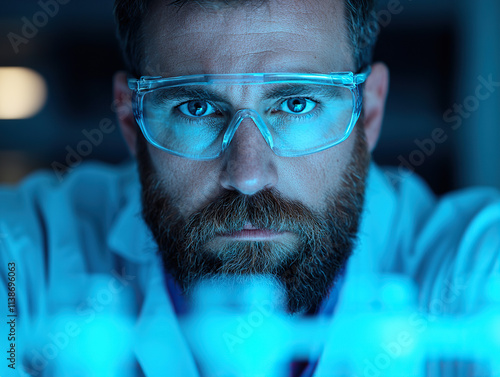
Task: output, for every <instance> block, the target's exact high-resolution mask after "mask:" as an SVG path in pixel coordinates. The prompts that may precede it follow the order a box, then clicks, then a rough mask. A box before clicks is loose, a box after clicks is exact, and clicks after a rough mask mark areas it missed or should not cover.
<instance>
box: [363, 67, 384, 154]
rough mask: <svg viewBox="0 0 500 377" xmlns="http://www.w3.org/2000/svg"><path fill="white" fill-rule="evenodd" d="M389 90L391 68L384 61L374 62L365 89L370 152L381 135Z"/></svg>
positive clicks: (366, 128) (365, 119) (365, 125)
mask: <svg viewBox="0 0 500 377" xmlns="http://www.w3.org/2000/svg"><path fill="white" fill-rule="evenodd" d="M388 91H389V69H388V68H387V66H386V65H385V64H384V63H374V64H373V65H372V72H371V74H370V76H368V78H367V79H366V82H365V87H364V89H363V109H364V110H363V111H364V129H365V134H366V141H367V143H368V150H369V151H370V153H371V152H372V151H373V149H374V148H375V145H377V141H378V137H379V135H380V130H381V128H382V120H383V118H384V110H385V101H386V98H387V92H388Z"/></svg>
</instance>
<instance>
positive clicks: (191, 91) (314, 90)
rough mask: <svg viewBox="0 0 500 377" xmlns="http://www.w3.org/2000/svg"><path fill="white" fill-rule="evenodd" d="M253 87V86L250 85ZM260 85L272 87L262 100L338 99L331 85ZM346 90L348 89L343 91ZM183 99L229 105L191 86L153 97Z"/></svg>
mask: <svg viewBox="0 0 500 377" xmlns="http://www.w3.org/2000/svg"><path fill="white" fill-rule="evenodd" d="M250 85H252V86H253V84H250ZM255 85H262V86H263V87H264V88H266V86H267V85H269V86H272V87H271V89H269V90H267V91H266V90H265V91H264V95H263V96H262V99H263V100H270V99H276V98H283V97H293V96H304V95H320V96H324V97H328V98H338V97H340V95H339V88H338V87H337V86H333V85H319V84H293V83H291V84H255ZM344 90H348V89H344ZM183 98H196V99H201V100H206V101H214V102H225V103H231V101H230V100H229V98H227V97H226V96H223V95H220V94H218V93H217V92H215V91H213V90H208V89H206V87H203V86H193V87H191V88H189V87H185V86H178V87H167V88H162V90H161V91H159V92H158V93H157V96H156V97H155V99H156V100H163V101H173V100H179V99H183Z"/></svg>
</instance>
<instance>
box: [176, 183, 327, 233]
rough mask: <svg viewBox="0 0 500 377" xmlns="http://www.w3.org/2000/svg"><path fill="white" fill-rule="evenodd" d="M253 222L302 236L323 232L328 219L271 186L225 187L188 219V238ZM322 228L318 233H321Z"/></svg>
mask: <svg viewBox="0 0 500 377" xmlns="http://www.w3.org/2000/svg"><path fill="white" fill-rule="evenodd" d="M247 223H251V224H252V225H253V226H254V227H256V228H259V229H267V230H272V231H276V232H284V231H288V232H292V233H296V234H297V235H299V237H300V238H303V239H308V238H309V239H310V240H311V238H312V241H313V242H314V239H315V238H317V237H318V236H323V235H324V231H323V229H324V228H325V226H324V224H325V219H324V217H323V216H322V215H321V214H319V213H315V212H314V211H312V210H310V209H309V208H307V207H306V206H305V205H304V204H302V203H300V202H298V201H294V200H290V199H287V198H284V197H283V196H282V195H281V194H280V193H279V192H278V191H277V190H276V189H274V188H270V189H265V190H262V191H259V192H258V193H256V194H254V195H251V196H248V195H243V194H240V193H238V192H237V191H229V190H226V191H224V192H223V193H222V194H221V195H220V196H219V197H217V198H216V199H215V200H213V201H212V202H210V203H209V204H208V205H206V206H205V207H204V208H203V209H201V210H200V211H197V212H195V213H193V214H192V215H191V216H190V217H189V218H188V220H187V221H186V225H185V230H186V231H187V232H186V233H187V238H188V239H193V238H196V239H197V240H204V241H207V240H209V239H211V238H213V237H215V236H216V235H218V234H222V233H234V232H238V231H240V230H242V229H243V227H244V226H245V225H246V224H247ZM318 232H319V233H318Z"/></svg>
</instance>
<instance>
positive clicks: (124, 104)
mask: <svg viewBox="0 0 500 377" xmlns="http://www.w3.org/2000/svg"><path fill="white" fill-rule="evenodd" d="M113 95H114V104H115V109H116V115H117V116H118V123H119V124H120V129H121V132H122V135H123V138H124V139H125V142H126V143H127V146H128V149H129V150H130V153H132V155H134V156H135V154H136V144H135V143H136V140H137V125H136V122H135V118H134V112H133V110H132V91H131V90H130V89H129V87H128V84H127V73H126V72H124V71H120V72H117V73H115V75H114V77H113Z"/></svg>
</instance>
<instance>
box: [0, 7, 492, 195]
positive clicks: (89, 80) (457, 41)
mask: <svg viewBox="0 0 500 377" xmlns="http://www.w3.org/2000/svg"><path fill="white" fill-rule="evenodd" d="M50 1H51V0H42V1H41V2H42V3H46V2H50ZM61 1H62V0H61ZM65 2H67V3H66V4H60V5H59V9H58V11H57V12H56V14H55V15H54V16H49V17H48V22H47V23H46V25H44V26H43V27H40V28H39V30H38V32H37V34H36V36H34V37H32V38H30V39H29V42H28V43H26V44H21V45H20V46H19V52H18V53H15V51H14V49H13V47H12V45H11V43H10V42H9V39H8V37H7V35H8V34H9V33H10V32H13V33H16V34H19V35H22V27H23V17H26V18H27V19H28V20H32V19H33V17H34V15H35V14H36V13H37V12H40V11H43V8H42V7H41V5H40V2H38V1H29V2H28V1H6V0H1V1H0V4H1V5H0V67H2V66H23V67H29V68H31V69H33V70H35V71H37V72H38V73H39V74H41V75H42V76H43V77H44V79H45V81H46V83H47V87H48V99H47V102H46V104H45V106H44V107H43V109H42V110H41V111H40V112H39V113H38V114H37V115H35V116H34V117H32V118H30V119H22V120H0V182H4V183H5V182H17V181H19V180H20V179H22V177H24V176H25V175H26V174H28V173H29V172H31V171H33V170H36V169H40V168H48V169H52V168H51V164H53V163H54V162H58V163H61V164H66V162H65V159H66V157H67V154H68V147H70V148H73V149H75V148H76V146H77V145H78V143H80V142H81V141H82V140H85V139H86V138H85V136H84V135H83V134H82V130H84V129H86V130H88V131H89V130H91V129H96V128H98V127H99V124H100V123H101V122H102V121H103V120H105V119H110V120H111V121H112V122H113V124H114V125H116V127H115V128H114V130H113V131H112V132H110V133H109V134H105V135H104V138H103V141H102V142H101V143H99V144H98V145H96V146H93V148H92V151H91V153H90V154H89V155H88V156H87V157H85V159H90V160H101V161H107V162H109V163H113V164H116V163H119V162H121V161H123V160H124V159H126V158H128V153H127V150H126V148H125V145H124V142H123V140H122V137H121V135H120V132H119V129H118V125H117V122H116V115H115V113H114V112H113V109H112V75H113V73H114V72H115V71H116V70H118V69H121V68H122V67H123V66H122V61H121V55H120V52H119V49H118V44H117V42H116V39H115V31H114V23H113V17H112V6H113V2H112V1H111V0H69V1H68V0H65ZM379 8H380V10H379V12H378V14H379V22H380V25H381V29H382V30H381V35H380V39H379V44H378V45H377V49H376V59H377V60H382V61H384V62H386V63H387V64H388V66H389V68H390V70H391V87H390V94H389V98H388V103H387V110H386V118H385V122H384V128H383V132H382V136H381V139H380V141H379V144H378V146H377V149H376V152H375V160H376V161H377V162H378V163H379V164H381V165H393V166H399V165H407V166H408V165H410V167H412V168H414V169H415V171H416V172H417V173H418V174H419V175H421V176H423V177H424V179H425V180H426V181H427V182H429V184H430V185H431V187H432V189H433V190H434V191H435V192H437V193H439V194H441V193H444V192H446V191H449V190H452V189H456V188H461V187H465V186H471V185H492V186H496V187H497V188H500V88H497V89H494V92H493V93H491V95H490V97H489V98H488V99H485V100H478V99H474V98H471V96H472V97H474V96H475V90H476V88H477V87H478V85H480V84H481V80H480V77H483V78H484V79H488V77H489V76H491V77H492V79H493V81H496V82H499V81H500V26H499V21H500V2H498V1H496V0H482V1H481V0H480V1H473V0H442V1H439V2H438V1H431V0H399V1H398V0H391V1H381V2H380V6H379ZM0 85H1V83H0ZM483 92H484V93H487V91H486V90H485V89H483V91H482V93H483ZM456 105H462V106H465V105H468V106H469V109H470V108H471V106H472V107H473V108H474V110H473V111H467V116H460V121H461V122H462V124H461V126H460V127H458V128H457V129H453V127H452V126H453V124H455V122H451V121H449V120H448V121H446V120H445V119H444V118H443V117H444V115H445V114H447V113H448V115H450V116H451V115H454V114H451V113H450V112H454V111H455V110H454V106H456ZM439 129H441V130H442V132H441V134H442V135H445V138H446V141H444V142H441V143H434V144H435V145H434V147H432V146H431V145H430V144H429V143H428V142H427V144H426V141H425V140H427V139H431V138H432V135H433V133H434V132H436V130H439ZM418 144H420V145H427V148H428V149H427V150H422V149H425V147H424V148H422V147H419V146H418Z"/></svg>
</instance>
